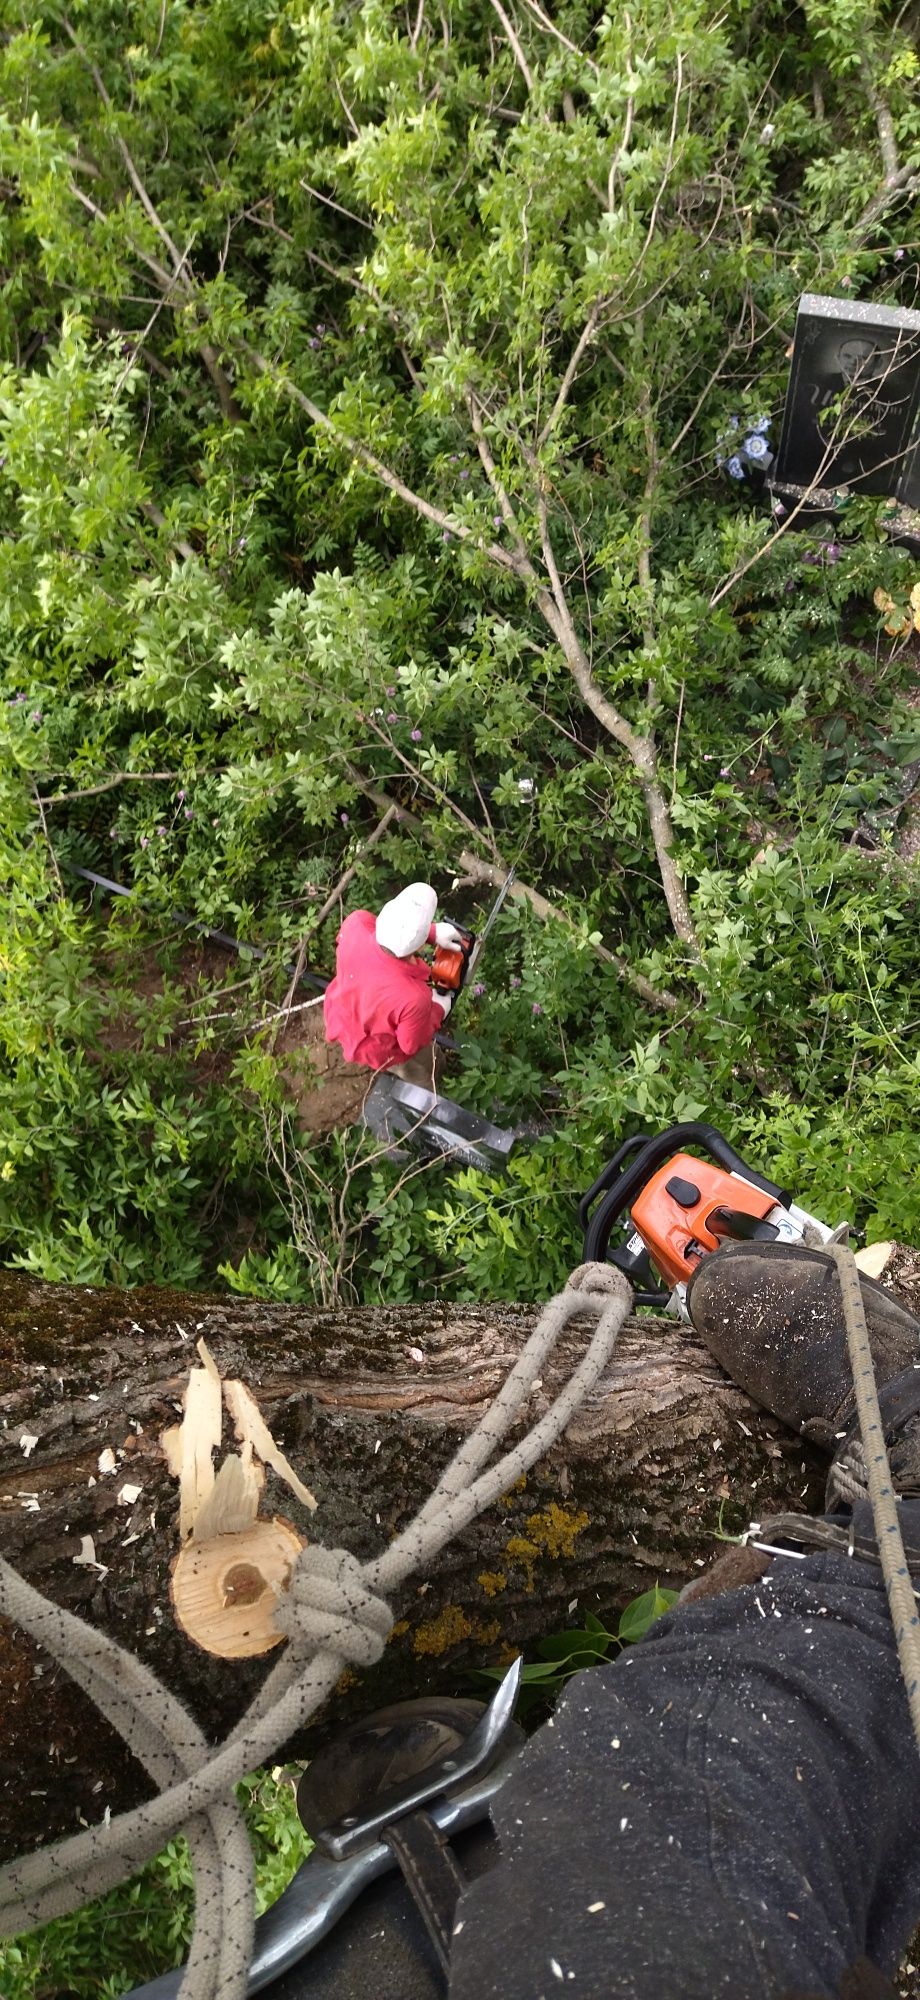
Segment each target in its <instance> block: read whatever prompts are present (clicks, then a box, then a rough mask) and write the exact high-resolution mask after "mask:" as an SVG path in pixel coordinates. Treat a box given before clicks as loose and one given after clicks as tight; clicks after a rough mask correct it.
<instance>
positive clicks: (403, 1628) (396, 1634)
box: [387, 1618, 409, 1645]
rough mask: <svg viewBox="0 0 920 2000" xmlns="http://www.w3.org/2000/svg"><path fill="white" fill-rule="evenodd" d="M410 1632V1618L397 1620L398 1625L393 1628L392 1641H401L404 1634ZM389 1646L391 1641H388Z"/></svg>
mask: <svg viewBox="0 0 920 2000" xmlns="http://www.w3.org/2000/svg"><path fill="white" fill-rule="evenodd" d="M408 1630H409V1620H408V1618H397V1620H396V1623H395V1625H394V1626H393V1629H392V1631H391V1633H390V1639H401V1638H402V1636H403V1633H404V1632H408ZM387 1644H388V1645H389V1639H388V1640H387Z"/></svg>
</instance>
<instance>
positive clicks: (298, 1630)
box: [275, 1542, 393, 1667]
mask: <svg viewBox="0 0 920 2000" xmlns="http://www.w3.org/2000/svg"><path fill="white" fill-rule="evenodd" d="M275 1624H276V1625H277V1627H278V1630H279V1631H280V1632H283V1633H284V1635H285V1638H287V1639H290V1641H291V1645H292V1648H293V1649H294V1650H295V1651H296V1652H297V1654H298V1655H299V1657H300V1658H301V1659H303V1658H306V1659H312V1658H313V1657H314V1655H315V1654H316V1653H338V1654H339V1655H340V1656H341V1658H342V1659H343V1660H347V1661H348V1663H349V1665H350V1666H353V1667H372V1666H373V1665H374V1664H375V1662H376V1661H377V1660H379V1658H380V1656H381V1653H382V1652H383V1649H384V1646H385V1645H386V1642H387V1640H388V1638H389V1636H390V1633H391V1631H392V1629H393V1614H392V1612H391V1610H390V1607H389V1605H388V1604H387V1603H385V1601H384V1599H383V1598H382V1597H376V1596H375V1595H374V1593H373V1591H371V1590H369V1589H368V1587H367V1584H366V1582H365V1579H364V1572H363V1570H362V1568H361V1564H360V1563H359V1562H356V1560H355V1558H354V1556H353V1555H350V1554H349V1552H348V1550H347V1549H326V1548H323V1546H322V1544H321V1543H319V1542H312V1543H310V1545H309V1546H308V1547H307V1548H305V1549H302V1550H301V1553H300V1555H299V1556H298V1557H297V1560H296V1562H295V1563H294V1567H293V1569H292V1571H291V1579H290V1583H289V1585H288V1588H287V1590H286V1591H285V1592H283V1594H282V1595H281V1596H280V1597H279V1600H278V1608H277V1610H276V1612H275Z"/></svg>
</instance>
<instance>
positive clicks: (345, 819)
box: [339, 813, 351, 826]
mask: <svg viewBox="0 0 920 2000" xmlns="http://www.w3.org/2000/svg"><path fill="white" fill-rule="evenodd" d="M350 817H351V815H350V813H339V818H340V820H341V822H342V825H343V826H347V825H348V821H349V819H350Z"/></svg>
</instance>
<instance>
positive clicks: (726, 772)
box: [719, 764, 732, 778]
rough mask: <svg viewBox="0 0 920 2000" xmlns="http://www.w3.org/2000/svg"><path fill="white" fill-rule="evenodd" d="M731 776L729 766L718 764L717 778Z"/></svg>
mask: <svg viewBox="0 0 920 2000" xmlns="http://www.w3.org/2000/svg"><path fill="white" fill-rule="evenodd" d="M731 774H732V773H731V765H730V764H720V765H719V777H720V778H730V777H731Z"/></svg>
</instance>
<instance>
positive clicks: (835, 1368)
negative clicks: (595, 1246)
mask: <svg viewBox="0 0 920 2000" xmlns="http://www.w3.org/2000/svg"><path fill="white" fill-rule="evenodd" d="M860 1285H861V1289H862V1295H863V1303H864V1305H865V1311H866V1324H867V1327H868V1332H869V1345H870V1347H871V1350H872V1358H873V1361H874V1362H875V1372H876V1381H877V1384H878V1392H879V1402H880V1405H881V1411H882V1419H883V1423H884V1426H885V1438H886V1442H894V1443H895V1446H896V1450H895V1453H894V1454H893V1456H892V1461H891V1464H892V1473H893V1476H894V1480H895V1484H896V1486H897V1487H898V1489H899V1490H900V1491H902V1492H906V1491H911V1490H916V1488H917V1484H918V1475H920V1422H918V1412H920V1322H918V1321H917V1320H916V1319H914V1317H913V1315H912V1314H911V1313H909V1312H907V1311H906V1309H905V1307H904V1306H902V1305H900V1304H899V1303H898V1300H897V1299H895V1298H894V1297H893V1296H892V1294H891V1293H890V1292H886V1291H885V1290H884V1288H883V1287H882V1286H881V1285H878V1284H876V1283H875V1281H874V1279H872V1278H865V1277H861V1278H860ZM687 1310H688V1312H689V1314H690V1318H691V1321H692V1323H693V1326H694V1328H695V1330H696V1332H697V1333H698V1334H699V1337H700V1339H701V1340H702V1341H703V1343H704V1345H705V1346H706V1347H708V1349H709V1352H710V1354H713V1355H714V1356H715V1358H716V1360H717V1361H718V1362H719V1363H720V1365H721V1367H723V1368H724V1369H725V1372H726V1374H727V1375H730V1376H731V1378H732V1381H733V1382H737V1384H738V1387H739V1388H740V1389H744V1390H745V1391H746V1392H747V1394H748V1395H749V1396H752V1397H753V1399H754V1401H755V1402H757V1403H761V1404H762V1405H763V1407H764V1409H767V1410H772V1412H773V1415H774V1416H776V1417H779V1418H781V1420H782V1422H783V1423H785V1424H788V1425H789V1426H790V1428H791V1429H792V1430H795V1431H798V1432H800V1433H801V1434H804V1436H806V1437H807V1438H809V1439H811V1441H812V1442H813V1443H814V1444H817V1445H818V1446H820V1447H822V1448H823V1449H825V1450H827V1451H829V1452H831V1453H834V1454H835V1458H836V1459H837V1460H841V1461H842V1462H843V1466H842V1469H843V1471H844V1474H845V1472H846V1466H849V1467H850V1469H851V1471H852V1473H853V1477H854V1479H855V1483H856V1486H857V1487H859V1488H862V1487H863V1486H864V1481H863V1479H862V1478H861V1476H860V1467H861V1457H860V1449H859V1444H858V1424H857V1419H856V1402H855V1392H854V1388H853V1376H852V1371H851V1368H850V1361H849V1354H848V1350H847V1337H846V1325H845V1322H844V1316H843V1301H842V1298H841V1292H840V1280H839V1278H838V1275H837V1268H836V1265H835V1264H834V1261H833V1259H832V1258H831V1257H829V1256H828V1254H827V1252H826V1251H824V1250H813V1249H806V1248H805V1246H804V1245H801V1244H787V1243H729V1244H726V1245H725V1247H724V1248H723V1249H721V1250H716V1251H713V1252H712V1253H711V1254H710V1255H709V1256H708V1257H704V1258H703V1260H702V1263H700V1264H699V1265H698V1266H697V1268H696V1270H695V1271H694V1273H693V1276H692V1278H691V1279H690V1283H689V1285H688V1287H687ZM838 1491H840V1492H841V1494H842V1496H843V1497H855V1494H854V1495H853V1496H850V1495H848V1494H847V1493H846V1485H845V1477H844V1482H843V1484H842V1485H841V1486H839V1487H838Z"/></svg>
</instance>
